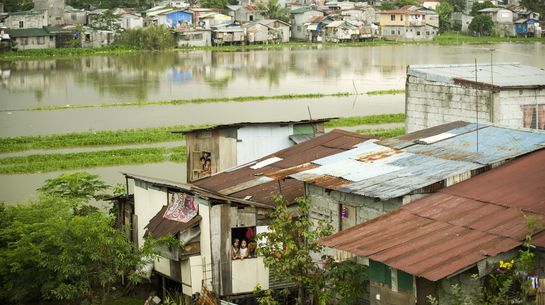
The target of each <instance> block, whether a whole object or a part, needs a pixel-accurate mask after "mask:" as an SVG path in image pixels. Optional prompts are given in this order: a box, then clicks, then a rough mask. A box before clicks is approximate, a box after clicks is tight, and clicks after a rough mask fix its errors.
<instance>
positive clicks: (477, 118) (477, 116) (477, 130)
mask: <svg viewBox="0 0 545 305" xmlns="http://www.w3.org/2000/svg"><path fill="white" fill-rule="evenodd" d="M477 79H478V78H477V58H475V119H476V121H477V129H476V134H477V152H479V89H478V88H477V86H476V85H477Z"/></svg>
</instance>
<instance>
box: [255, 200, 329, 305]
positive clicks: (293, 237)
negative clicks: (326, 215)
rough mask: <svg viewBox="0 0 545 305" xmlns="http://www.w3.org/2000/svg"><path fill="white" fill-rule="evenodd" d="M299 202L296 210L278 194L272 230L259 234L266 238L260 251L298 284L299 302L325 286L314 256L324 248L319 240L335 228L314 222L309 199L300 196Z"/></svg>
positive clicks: (273, 269) (277, 271)
mask: <svg viewBox="0 0 545 305" xmlns="http://www.w3.org/2000/svg"><path fill="white" fill-rule="evenodd" d="M295 204H296V205H297V208H296V211H291V210H289V209H288V207H287V203H286V200H285V199H284V198H282V197H277V198H276V208H275V210H274V211H273V212H272V213H271V222H270V224H269V229H270V231H269V232H266V233H262V234H258V236H257V238H258V240H263V239H265V240H266V242H265V243H264V244H263V245H260V247H259V250H258V251H259V253H260V255H263V256H264V259H263V262H264V263H265V266H267V267H268V268H270V272H271V273H272V274H273V275H274V276H275V277H277V278H283V279H286V280H289V281H292V282H294V283H295V284H296V287H297V289H298V299H297V302H298V304H303V302H304V301H309V300H310V299H311V298H312V296H314V297H317V296H319V295H320V294H321V290H322V289H323V287H324V278H323V276H322V271H321V270H320V269H319V268H318V266H317V264H316V263H315V262H314V261H313V260H312V257H311V254H312V253H319V252H321V250H322V249H323V246H321V245H319V244H318V243H317V241H318V240H319V239H321V238H323V237H325V236H327V235H329V234H330V233H331V230H332V228H331V225H330V224H329V223H326V222H320V223H316V224H315V223H313V221H312V219H311V218H310V215H309V209H310V201H309V200H306V199H303V198H297V199H296V200H295Z"/></svg>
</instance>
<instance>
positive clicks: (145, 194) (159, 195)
mask: <svg viewBox="0 0 545 305" xmlns="http://www.w3.org/2000/svg"><path fill="white" fill-rule="evenodd" d="M166 204H167V193H166V191H163V190H161V189H160V188H157V187H154V186H152V185H151V184H149V183H147V182H143V181H139V180H135V183H134V213H135V214H136V215H137V217H138V224H137V226H136V229H137V230H138V232H137V233H138V240H137V241H138V246H139V247H141V246H142V245H144V233H145V229H144V227H145V226H147V225H148V223H149V221H150V220H151V219H152V218H153V216H155V215H156V214H157V213H159V211H160V210H161V208H162V207H163V206H164V205H166ZM169 270H170V269H169ZM169 272H170V271H169ZM167 274H168V273H167Z"/></svg>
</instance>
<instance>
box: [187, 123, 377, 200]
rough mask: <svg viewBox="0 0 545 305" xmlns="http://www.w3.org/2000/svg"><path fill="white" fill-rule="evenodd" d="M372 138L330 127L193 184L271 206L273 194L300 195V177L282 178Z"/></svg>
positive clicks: (294, 196)
mask: <svg viewBox="0 0 545 305" xmlns="http://www.w3.org/2000/svg"><path fill="white" fill-rule="evenodd" d="M369 139H371V137H368V136H363V135H360V134H357V133H352V132H348V131H342V130H333V131H331V132H329V133H326V134H324V135H321V136H318V137H316V138H313V139H310V140H307V141H306V142H303V143H301V144H297V145H294V146H291V147H288V148H286V149H283V150H280V151H277V152H275V153H273V154H270V155H268V156H265V157H263V158H260V159H258V160H256V161H254V162H251V163H249V164H245V165H242V166H239V167H237V168H234V169H231V170H226V171H224V172H221V173H218V174H216V175H212V176H211V177H208V178H205V179H202V180H199V181H196V182H194V183H193V184H194V185H195V186H196V187H198V188H200V189H203V190H206V191H208V192H210V193H213V194H218V195H220V196H225V197H226V198H227V197H230V198H232V200H234V201H236V200H237V199H238V200H239V201H240V202H242V203H244V202H247V203H248V202H249V203H252V202H253V203H255V204H258V205H262V206H266V207H271V208H272V207H274V204H275V202H274V199H273V196H274V195H277V194H282V195H283V196H284V197H285V198H286V200H287V201H288V202H293V200H294V199H295V198H296V197H298V196H303V193H304V184H303V182H301V181H297V180H294V179H287V180H284V178H285V177H286V176H287V175H290V174H293V173H296V172H299V171H303V170H306V169H310V168H314V167H316V165H314V164H312V163H311V162H312V161H314V160H316V159H320V158H323V157H327V156H330V155H333V154H337V153H340V152H344V151H347V150H349V149H351V148H352V147H354V145H356V144H358V143H361V142H364V141H366V140H369Z"/></svg>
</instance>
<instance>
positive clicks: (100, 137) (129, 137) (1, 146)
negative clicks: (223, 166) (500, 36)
mask: <svg viewBox="0 0 545 305" xmlns="http://www.w3.org/2000/svg"><path fill="white" fill-rule="evenodd" d="M404 121H405V115H404V114H402V113H398V114H381V115H369V116H359V117H348V118H340V119H335V120H331V121H330V122H327V123H326V124H325V126H326V127H328V128H333V127H350V126H358V125H376V124H386V123H402V122H404ZM210 126H213V124H211V125H179V126H169V127H158V128H141V129H123V130H117V131H96V132H82V133H69V134H60V135H47V136H25V137H13V138H0V153H8V152H20V151H25V150H37V149H45V150H48V149H51V150H53V149H62V148H76V147H79V148H88V147H104V146H121V145H135V144H153V143H163V142H173V141H181V140H182V139H183V136H182V135H180V134H174V133H172V132H174V131H188V130H192V129H197V128H205V127H210Z"/></svg>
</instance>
